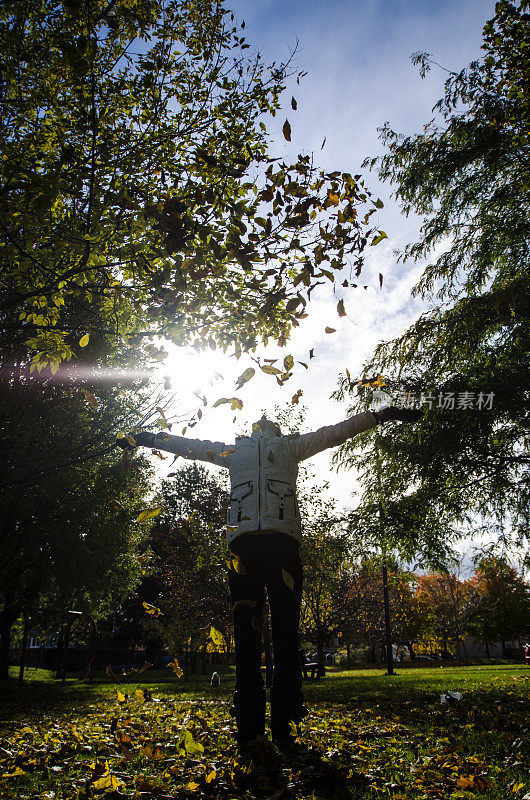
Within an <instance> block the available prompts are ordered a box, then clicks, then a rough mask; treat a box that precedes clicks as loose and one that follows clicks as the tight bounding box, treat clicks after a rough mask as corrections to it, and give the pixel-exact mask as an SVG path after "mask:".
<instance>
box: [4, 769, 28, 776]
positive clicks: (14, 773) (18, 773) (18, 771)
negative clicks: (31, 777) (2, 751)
mask: <svg viewBox="0 0 530 800" xmlns="http://www.w3.org/2000/svg"><path fill="white" fill-rule="evenodd" d="M19 775H25V772H24V770H23V769H20V767H15V769H14V770H13V772H4V773H3V774H2V778H17V777H18V776H19Z"/></svg>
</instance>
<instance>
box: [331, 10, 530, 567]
mask: <svg viewBox="0 0 530 800" xmlns="http://www.w3.org/2000/svg"><path fill="white" fill-rule="evenodd" d="M483 50H484V56H483V57H482V58H481V59H479V60H477V61H475V62H473V63H471V64H470V65H469V67H468V68H467V69H463V70H462V71H461V72H459V73H450V74H449V76H448V78H447V80H446V83H445V94H444V96H443V98H442V99H441V100H440V101H439V102H438V103H437V105H436V106H435V112H436V116H435V118H433V120H431V121H430V122H429V123H428V124H427V125H426V126H425V127H424V129H423V131H422V132H421V133H418V134H413V135H411V136H404V135H400V134H398V133H396V132H394V131H393V130H392V129H391V128H390V126H389V125H385V127H384V128H383V129H382V133H381V136H382V139H383V142H384V143H385V145H386V146H387V152H386V154H385V155H383V156H382V157H380V158H379V159H372V160H370V161H369V163H370V165H371V166H375V165H377V167H378V169H379V175H380V177H381V179H382V180H385V181H389V182H390V183H391V184H393V186H394V188H395V195H396V198H397V199H398V201H400V202H401V204H402V208H403V211H404V213H405V214H409V213H416V214H419V215H420V216H421V217H423V224H422V228H421V232H420V236H419V239H418V241H417V242H413V243H411V244H409V245H407V246H406V247H405V248H404V250H403V252H402V253H401V254H400V260H401V261H403V262H405V263H406V262H407V261H408V260H410V259H411V260H414V261H415V260H419V259H423V258H428V257H429V256H432V258H431V261H430V263H428V264H427V265H426V266H425V268H424V271H423V274H422V276H421V278H420V280H419V282H418V284H417V286H416V287H415V289H414V293H416V294H419V295H421V296H422V297H424V298H425V299H427V300H428V301H429V305H430V307H429V310H427V311H426V312H425V313H424V314H422V315H421V316H420V317H419V319H418V320H417V321H416V322H414V323H413V324H412V325H411V326H410V327H409V329H408V330H407V331H406V332H405V333H404V334H403V335H401V336H399V337H398V338H396V339H395V340H393V341H389V342H383V343H382V344H380V345H379V346H378V347H377V349H376V350H375V352H374V354H373V356H371V358H370V359H369V361H368V363H367V364H366V365H365V369H366V375H367V376H372V375H377V374H382V376H383V378H382V381H384V383H385V385H384V386H383V387H382V388H383V389H384V390H385V391H388V392H389V393H390V394H391V395H394V396H395V395H396V394H399V393H401V396H402V397H403V398H404V399H405V401H406V402H409V403H414V402H415V401H416V402H422V403H423V405H422V407H423V408H424V409H425V411H426V417H425V421H424V423H421V424H418V425H416V426H414V427H410V428H406V429H405V428H404V427H403V428H402V429H397V430H392V429H390V428H388V429H385V431H384V432H382V433H380V432H378V434H376V437H377V439H378V446H377V449H376V448H374V447H372V445H373V439H372V438H370V436H369V437H368V439H369V442H370V443H369V445H368V447H367V450H366V451H364V452H362V453H361V454H359V453H358V452H357V454H355V453H353V451H352V448H351V447H349V446H348V445H346V446H345V447H344V448H343V451H342V459H343V461H348V462H349V463H358V464H359V465H362V466H363V467H364V468H366V470H367V472H368V473H369V472H370V470H373V468H374V465H375V463H376V460H377V459H378V458H380V457H381V456H382V459H383V469H382V475H383V494H384V495H385V497H386V502H387V503H388V504H389V505H394V506H395V507H396V514H395V515H393V516H398V515H399V514H400V513H401V516H402V518H403V519H405V518H406V513H407V510H408V509H411V510H413V512H414V526H413V530H412V531H411V533H410V534H409V539H410V540H411V544H412V545H414V543H415V546H416V550H417V551H418V552H420V553H422V552H424V551H425V550H426V549H427V550H428V549H429V548H428V546H427V545H428V544H429V543H426V542H425V541H424V539H423V534H422V530H423V529H424V526H422V524H421V521H422V518H423V520H424V521H425V525H426V527H427V529H431V530H432V532H433V534H434V538H433V537H431V540H430V550H431V552H432V550H433V548H434V550H436V547H435V545H436V541H438V542H439V547H438V550H443V549H444V547H445V544H446V542H447V539H446V536H445V531H450V532H452V533H455V534H456V535H460V532H461V531H463V530H465V529H466V528H467V526H468V525H469V524H474V525H475V526H476V518H477V516H478V515H481V516H482V517H483V519H484V521H485V524H486V525H487V526H488V529H489V531H491V530H493V528H494V526H496V530H497V533H498V536H499V539H500V540H503V541H504V542H505V543H509V542H508V540H512V541H514V542H515V543H518V544H519V545H520V546H521V548H522V549H523V550H524V549H526V548H525V542H526V541H527V537H528V519H529V498H530V492H529V486H530V482H529V467H530V459H529V458H528V444H529V440H528V432H529V417H530V405H529V400H530V391H529V389H530V385H529V375H530V370H529V363H528V353H529V352H530V324H529V321H530V305H529V298H530V276H529V263H530V250H529V246H530V245H529V242H530V222H529V219H530V213H529V212H530V207H529V196H528V191H527V187H528V182H529V179H530V176H529V169H530V128H529V124H530V116H529V111H528V70H529V64H530V60H529V59H530V26H529V25H528V3H527V2H526V0H525V1H524V2H519V3H512V2H508V1H507V0H501V2H498V3H497V4H496V6H495V16H494V17H493V19H492V20H490V21H489V22H488V23H487V24H486V25H485V27H484V41H483ZM414 60H415V61H416V62H417V63H419V64H420V66H421V70H422V74H425V72H426V71H428V70H429V69H431V67H432V66H433V64H434V63H435V62H433V61H432V59H431V57H430V56H429V54H416V56H415V57H414ZM378 383H379V385H378V388H381V382H378ZM358 392H359V386H358V385H357V384H355V383H354V382H353V381H351V380H350V378H349V377H348V376H347V375H346V376H343V377H342V379H341V383H340V387H339V391H338V396H339V397H343V396H353V397H356V400H357V402H358V403H360V404H361V405H362V403H363V402H364V401H365V399H366V394H367V393H366V392H361V395H359V394H358ZM407 392H408V395H407V394H406V393H407ZM370 395H371V391H369V392H368V396H370ZM356 459H357V460H356ZM437 520H438V523H436V521H437ZM403 531H404V529H403ZM403 531H402V533H401V535H402V536H407V534H406V533H404V532H403ZM435 556H436V553H435Z"/></svg>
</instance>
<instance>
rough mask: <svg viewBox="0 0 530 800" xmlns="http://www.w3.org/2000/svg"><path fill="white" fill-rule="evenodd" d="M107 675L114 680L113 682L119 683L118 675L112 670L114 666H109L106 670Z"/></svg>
mask: <svg viewBox="0 0 530 800" xmlns="http://www.w3.org/2000/svg"><path fill="white" fill-rule="evenodd" d="M105 675H106V676H107V678H112V680H113V681H117V682H119V678H118V676H117V675H116V673H115V672H114V670H113V669H112V664H107V668H106V670H105Z"/></svg>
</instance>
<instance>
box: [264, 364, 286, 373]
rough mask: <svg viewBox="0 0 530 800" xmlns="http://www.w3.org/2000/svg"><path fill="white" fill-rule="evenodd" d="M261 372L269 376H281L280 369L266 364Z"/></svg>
mask: <svg viewBox="0 0 530 800" xmlns="http://www.w3.org/2000/svg"><path fill="white" fill-rule="evenodd" d="M261 371H262V372H265V373H266V374H267V375H281V372H282V371H281V369H278V367H271V366H270V364H265V366H263V367H261Z"/></svg>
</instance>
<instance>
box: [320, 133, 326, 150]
mask: <svg viewBox="0 0 530 800" xmlns="http://www.w3.org/2000/svg"><path fill="white" fill-rule="evenodd" d="M325 144H326V137H325V136H324V141H323V142H322V144H321V145H320V149H321V150H323V149H324V145H325Z"/></svg>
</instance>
